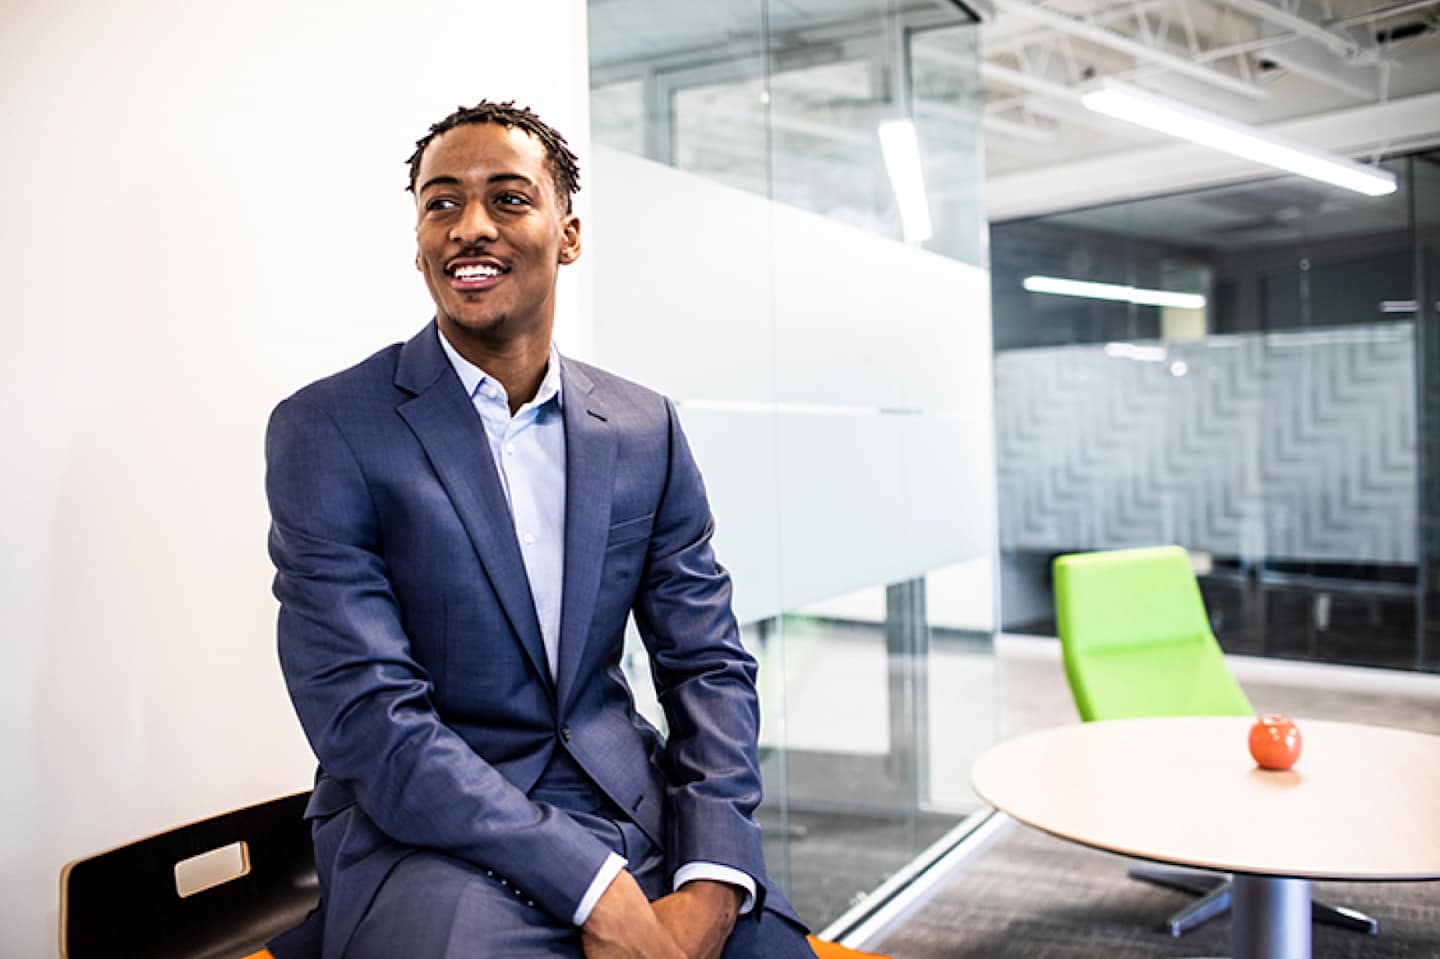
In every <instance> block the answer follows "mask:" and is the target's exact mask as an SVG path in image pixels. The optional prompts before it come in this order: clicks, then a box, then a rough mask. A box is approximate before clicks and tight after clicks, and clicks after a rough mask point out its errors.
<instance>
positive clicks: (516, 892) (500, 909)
mask: <svg viewBox="0 0 1440 959" xmlns="http://www.w3.org/2000/svg"><path fill="white" fill-rule="evenodd" d="M530 798H531V799H532V800H534V801H536V802H545V803H549V804H551V805H553V806H555V807H556V808H558V809H562V810H565V811H566V812H567V813H568V814H569V815H570V816H571V817H573V818H574V819H575V821H576V822H578V823H580V825H582V826H583V827H584V828H585V829H587V830H589V831H590V832H591V833H592V834H593V835H595V836H596V837H597V838H599V839H600V840H601V841H602V842H604V843H605V844H606V845H607V846H609V847H610V848H611V849H612V850H614V851H615V852H617V853H619V854H620V855H622V856H624V857H625V858H626V859H627V860H628V861H629V865H628V866H627V867H626V868H627V870H628V871H629V872H630V873H631V875H633V876H634V877H635V880H636V882H637V883H638V884H639V886H640V888H641V889H642V890H644V892H645V895H646V896H647V897H648V898H650V899H652V900H654V899H657V898H659V897H660V896H662V895H665V894H666V893H668V892H670V889H669V888H667V882H668V877H667V875H666V870H665V857H664V855H663V851H662V850H661V849H660V848H659V847H657V846H656V845H655V844H654V843H653V842H651V841H650V839H649V837H647V836H646V835H645V833H644V832H643V831H642V830H641V829H640V828H639V827H638V826H636V825H635V824H634V823H633V822H632V821H630V820H629V819H628V818H627V817H626V816H625V815H624V814H623V813H622V812H621V811H620V810H619V808H618V807H616V806H615V805H614V804H613V803H611V802H610V801H609V800H608V799H606V798H605V797H604V796H603V795H602V794H601V793H600V792H599V790H597V789H596V788H595V787H594V786H593V784H591V782H590V780H589V778H588V777H587V776H586V775H585V774H584V772H583V771H581V770H580V768H579V767H578V766H577V765H576V764H575V762H574V761H573V760H571V759H570V758H569V757H568V756H567V755H565V754H564V753H562V752H557V753H556V758H555V759H554V760H552V761H551V763H550V765H549V767H548V768H547V769H546V771H545V774H544V775H543V776H542V777H541V779H540V782H539V783H537V784H536V786H535V787H534V788H533V789H532V790H531V792H530ZM759 913H760V915H758V916H756V915H749V916H742V917H741V918H740V919H739V920H737V921H736V924H735V930H734V932H733V933H732V934H731V936H730V939H729V940H728V941H727V943H726V947H725V952H724V959H814V955H815V954H814V952H813V951H811V949H810V947H809V944H808V943H807V942H806V939H805V933H804V930H802V929H800V928H799V927H797V926H795V925H793V924H791V923H790V922H789V921H788V920H786V919H785V918H784V917H782V916H780V915H778V914H776V913H772V912H769V911H768V910H764V909H761V910H759ZM397 956H405V957H406V959H584V953H583V951H582V950H581V946H580V934H579V930H578V929H577V928H576V927H575V926H573V925H571V924H570V922H569V921H568V917H566V919H565V920H561V919H559V918H557V917H556V916H553V915H551V914H550V913H548V912H546V911H545V910H544V909H542V908H541V907H539V906H538V905H536V904H535V903H534V902H533V900H531V899H530V898H529V896H528V895H527V894H526V892H525V890H524V889H522V888H519V887H518V886H516V885H515V884H514V883H512V882H511V881H510V880H509V879H508V878H506V877H505V876H501V875H498V874H496V873H495V872H493V871H490V870H486V869H483V868H481V867H478V866H475V865H473V864H470V863H467V862H463V861H461V860H459V859H456V858H454V857H452V856H447V855H445V854H443V853H438V852H433V851H429V850H416V851H415V852H413V853H411V854H410V855H408V856H406V857H405V858H404V859H402V860H401V861H400V862H398V863H397V864H396V865H395V867H394V869H392V870H391V872H390V874H389V875H388V876H387V877H386V879H385V882H384V883H383V884H382V885H381V887H380V889H379V891H378V892H377V893H376V896H375V899H374V901H373V902H372V903H371V905H370V908H369V910H368V911H367V912H366V914H365V917H364V919H362V920H361V922H360V925H359V927H358V928H357V929H356V931H355V936H354V938H353V939H351V941H350V946H349V948H348V950H347V951H346V959H396V957H397Z"/></svg>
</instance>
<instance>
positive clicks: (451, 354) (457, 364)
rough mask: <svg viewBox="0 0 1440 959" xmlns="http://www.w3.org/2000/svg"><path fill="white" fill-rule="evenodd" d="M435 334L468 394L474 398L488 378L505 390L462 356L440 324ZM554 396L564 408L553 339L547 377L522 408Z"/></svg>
mask: <svg viewBox="0 0 1440 959" xmlns="http://www.w3.org/2000/svg"><path fill="white" fill-rule="evenodd" d="M435 335H436V336H438V337H440V348H441V349H443V350H444V351H445V356H446V358H447V359H449V360H450V366H451V367H453V368H454V370H455V375H456V376H458V377H460V385H461V386H463V387H465V395H466V396H469V397H471V398H473V397H474V396H475V391H476V390H478V389H479V388H480V387H481V386H483V385H484V384H485V382H486V381H487V380H489V381H490V382H492V383H494V384H495V387H496V388H497V389H499V390H500V391H501V393H504V392H505V386H504V384H502V383H501V382H500V381H499V380H497V379H495V377H493V376H491V375H490V374H489V373H486V372H485V371H484V370H482V369H480V367H478V366H476V365H475V364H474V363H471V362H470V361H469V360H467V359H465V357H463V356H461V355H460V351H459V350H457V349H455V347H454V346H452V345H451V344H450V341H449V340H448V339H446V338H445V334H444V333H442V332H441V331H440V327H439V326H436V327H435ZM552 398H553V399H554V400H555V406H556V407H557V408H560V409H563V408H564V405H565V401H564V395H563V393H562V392H561V390H560V351H559V350H557V349H556V348H555V343H554V341H553V340H552V341H551V343H550V359H549V361H548V363H547V364H546V367H545V378H544V379H542V380H541V381H540V386H539V387H538V388H537V389H536V390H535V397H534V398H533V399H532V400H530V402H528V403H526V404H525V405H524V406H522V407H521V410H525V409H531V408H536V407H540V406H544V405H545V404H546V403H548V402H550V400H551V399H552ZM517 412H519V411H517Z"/></svg>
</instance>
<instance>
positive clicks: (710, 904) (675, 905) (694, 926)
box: [652, 879, 745, 959]
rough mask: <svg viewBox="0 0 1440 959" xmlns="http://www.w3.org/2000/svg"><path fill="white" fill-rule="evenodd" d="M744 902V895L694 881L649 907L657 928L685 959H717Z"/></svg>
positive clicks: (730, 888)
mask: <svg viewBox="0 0 1440 959" xmlns="http://www.w3.org/2000/svg"><path fill="white" fill-rule="evenodd" d="M744 901H745V893H744V891H743V890H741V889H738V888H736V887H735V886H731V885H729V884H727V883H723V882H713V881H711V880H708V879H697V880H694V881H692V882H687V883H685V885H683V886H681V887H680V888H679V889H677V890H676V891H675V892H672V893H671V894H670V895H668V896H665V897H663V898H661V899H657V900H655V902H654V903H653V904H652V905H653V907H654V909H655V917H656V918H657V919H659V920H660V925H662V926H664V927H665V929H666V931H668V932H669V933H670V937H671V938H672V939H674V940H675V944H676V945H677V946H679V947H680V951H681V952H683V953H685V955H686V956H687V957H689V959H720V953H721V952H722V951H724V949H725V940H727V939H729V938H730V930H732V929H733V928H735V917H736V915H737V914H738V913H739V912H740V905H741V903H743V902H744Z"/></svg>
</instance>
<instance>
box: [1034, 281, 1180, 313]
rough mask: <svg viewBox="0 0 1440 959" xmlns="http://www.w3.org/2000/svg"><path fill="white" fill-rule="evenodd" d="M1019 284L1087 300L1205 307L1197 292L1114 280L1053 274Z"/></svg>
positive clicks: (1035, 289) (1045, 291)
mask: <svg viewBox="0 0 1440 959" xmlns="http://www.w3.org/2000/svg"><path fill="white" fill-rule="evenodd" d="M1021 285H1022V286H1024V287H1025V289H1027V290H1029V291H1030V292H1031V293H1054V294H1055V295H1057V296H1083V297H1085V298H1087V299H1091V300H1118V301H1119V302H1121V303H1138V304H1140V305H1141V306H1174V307H1179V308H1180V309H1182V310H1203V309H1204V308H1205V297H1203V296H1201V295H1200V294H1199V293H1172V292H1171V291H1169V290H1147V289H1144V288H1142V287H1138V286H1120V285H1119V284H1116V283H1089V282H1086V281H1085V280H1063V279H1061V278H1060V277H1057V276H1027V277H1025V279H1024V280H1023V281H1022V283H1021Z"/></svg>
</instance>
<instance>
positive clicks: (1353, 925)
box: [1310, 899, 1380, 936]
mask: <svg viewBox="0 0 1440 959" xmlns="http://www.w3.org/2000/svg"><path fill="white" fill-rule="evenodd" d="M1310 913H1311V915H1313V916H1314V917H1315V921H1316V922H1323V923H1325V924H1326V925H1327V926H1339V927H1340V928H1341V929H1351V930H1354V931H1355V932H1368V933H1369V934H1370V935H1372V936H1374V935H1377V934H1379V932H1380V923H1379V922H1377V921H1376V920H1375V919H1373V918H1372V917H1370V916H1367V915H1365V913H1363V912H1358V911H1356V910H1354V909H1350V908H1347V907H1346V906H1332V905H1330V904H1329V903H1328V902H1320V901H1319V900H1318V899H1317V900H1315V901H1314V902H1311V903H1310Z"/></svg>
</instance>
